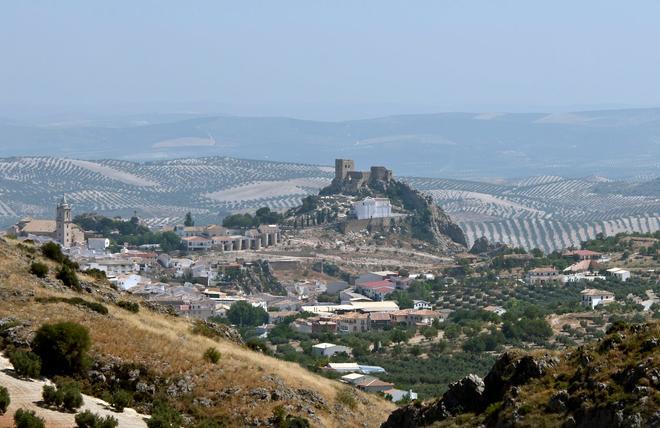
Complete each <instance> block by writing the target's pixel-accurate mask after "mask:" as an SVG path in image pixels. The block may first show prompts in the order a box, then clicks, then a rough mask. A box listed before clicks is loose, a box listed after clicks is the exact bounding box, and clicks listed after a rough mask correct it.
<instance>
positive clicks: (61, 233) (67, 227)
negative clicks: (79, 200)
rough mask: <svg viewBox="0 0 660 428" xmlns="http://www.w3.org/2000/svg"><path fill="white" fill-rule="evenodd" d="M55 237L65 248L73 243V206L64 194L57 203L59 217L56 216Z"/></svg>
mask: <svg viewBox="0 0 660 428" xmlns="http://www.w3.org/2000/svg"><path fill="white" fill-rule="evenodd" d="M55 223H56V226H57V227H56V228H55V234H56V236H55V239H57V242H59V243H60V245H62V247H64V248H69V247H71V246H72V245H73V221H72V218H71V206H70V205H69V203H68V202H67V201H66V197H65V196H62V199H60V202H59V203H58V204H57V217H56V218H55Z"/></svg>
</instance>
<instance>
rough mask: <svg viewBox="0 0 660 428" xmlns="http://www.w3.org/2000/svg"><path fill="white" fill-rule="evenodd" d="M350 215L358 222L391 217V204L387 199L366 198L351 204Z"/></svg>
mask: <svg viewBox="0 0 660 428" xmlns="http://www.w3.org/2000/svg"><path fill="white" fill-rule="evenodd" d="M352 213H353V215H355V217H356V218H357V219H358V220H365V219H370V218H384V217H392V204H391V203H390V200H389V199H388V198H371V197H367V198H365V199H363V200H361V201H356V202H353V204H352Z"/></svg>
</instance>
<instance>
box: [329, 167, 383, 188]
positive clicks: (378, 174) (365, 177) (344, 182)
mask: <svg viewBox="0 0 660 428" xmlns="http://www.w3.org/2000/svg"><path fill="white" fill-rule="evenodd" d="M393 179H394V174H393V173H392V170H389V169H387V168H385V167H384V166H372V167H371V170H370V171H356V170H355V162H354V161H353V160H352V159H335V178H334V180H332V186H335V187H340V188H343V189H345V190H348V191H352V192H357V191H358V190H359V189H360V188H362V187H364V186H368V185H369V184H370V183H373V182H377V181H381V182H385V183H387V182H389V181H391V180H393Z"/></svg>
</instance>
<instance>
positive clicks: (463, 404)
mask: <svg viewBox="0 0 660 428" xmlns="http://www.w3.org/2000/svg"><path fill="white" fill-rule="evenodd" d="M484 388H485V385H484V381H483V380H482V379H481V378H480V377H479V376H477V375H474V374H470V375H468V376H466V377H464V378H463V379H461V380H459V381H458V382H454V383H452V384H450V385H449V390H448V391H447V392H445V394H444V395H443V396H442V402H443V404H444V407H445V408H446V409H447V410H448V411H449V412H450V413H456V412H459V411H461V412H470V411H479V410H481V409H482V408H483V407H484V400H483V393H484Z"/></svg>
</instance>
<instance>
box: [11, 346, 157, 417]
mask: <svg viewBox="0 0 660 428" xmlns="http://www.w3.org/2000/svg"><path fill="white" fill-rule="evenodd" d="M11 369H13V367H12V365H11V364H10V363H9V360H8V359H7V358H5V357H4V356H0V385H2V386H4V387H5V388H7V389H8V390H9V396H10V398H11V404H10V405H9V408H8V409H7V412H6V413H5V414H4V415H2V416H0V428H5V427H13V426H14V419H13V418H14V412H16V410H18V409H20V408H22V409H27V410H34V411H35V412H36V414H37V415H38V416H40V417H42V418H44V419H45V421H46V426H47V427H49V428H50V427H52V428H73V427H75V426H76V423H75V420H74V417H75V414H74V413H61V412H56V411H54V410H50V409H45V408H43V407H39V405H37V403H38V402H39V401H41V390H42V388H43V386H44V385H45V384H46V382H44V381H41V380H21V379H17V378H15V377H13V376H11V375H10V374H9V373H10V372H11ZM49 383H50V382H49ZM84 410H90V411H92V412H94V413H98V414H99V415H101V416H105V415H111V416H113V417H114V418H115V419H117V420H118V421H119V426H120V427H122V428H124V427H126V428H138V427H139V428H142V427H146V426H147V424H146V423H145V421H144V418H145V417H148V416H146V415H141V414H139V413H137V412H136V411H135V410H133V409H124V411H123V412H122V413H116V412H114V411H112V410H110V405H109V404H108V403H106V402H105V401H103V400H100V399H98V398H94V397H90V396H88V395H83V406H82V408H80V409H79V410H78V411H79V412H82V411H84Z"/></svg>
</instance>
